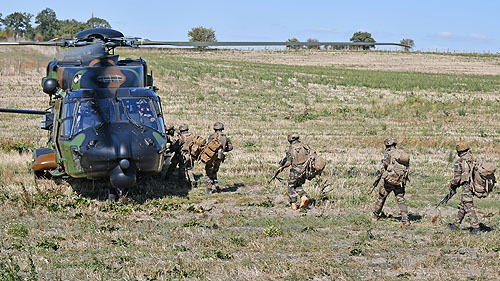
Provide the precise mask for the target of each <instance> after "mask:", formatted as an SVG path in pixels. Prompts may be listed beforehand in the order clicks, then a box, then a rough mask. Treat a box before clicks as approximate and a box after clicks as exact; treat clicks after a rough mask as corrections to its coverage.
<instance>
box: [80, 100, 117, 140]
mask: <svg viewBox="0 0 500 281" xmlns="http://www.w3.org/2000/svg"><path fill="white" fill-rule="evenodd" d="M113 121H116V116H115V109H114V107H113V103H112V102H111V100H108V99H96V100H94V99H93V100H82V101H81V102H80V104H79V105H78V108H77V110H76V113H75V117H74V124H73V135H75V134H77V133H79V132H81V131H83V130H85V129H88V128H91V127H96V126H101V125H103V123H105V122H113Z"/></svg>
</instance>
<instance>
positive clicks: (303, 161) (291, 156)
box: [285, 137, 309, 205]
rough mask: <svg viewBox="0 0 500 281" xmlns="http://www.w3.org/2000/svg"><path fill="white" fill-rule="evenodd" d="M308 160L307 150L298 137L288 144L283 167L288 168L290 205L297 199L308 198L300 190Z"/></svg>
mask: <svg viewBox="0 0 500 281" xmlns="http://www.w3.org/2000/svg"><path fill="white" fill-rule="evenodd" d="M308 159H309V148H308V147H307V146H306V145H304V144H302V143H301V142H300V141H299V140H298V137H297V139H295V140H292V141H291V142H290V147H289V148H288V151H287V153H286V163H285V166H291V167H290V176H289V178H288V200H289V202H290V205H292V204H295V203H296V202H297V199H298V198H299V197H301V198H302V196H305V197H308V195H307V193H306V192H305V191H304V189H303V188H302V185H303V184H304V183H305V182H306V165H307V160H308Z"/></svg>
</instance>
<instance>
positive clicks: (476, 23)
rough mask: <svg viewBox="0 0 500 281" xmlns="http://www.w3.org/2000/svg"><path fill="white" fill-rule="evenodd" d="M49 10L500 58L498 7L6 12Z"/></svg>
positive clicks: (242, 36) (201, 4)
mask: <svg viewBox="0 0 500 281" xmlns="http://www.w3.org/2000/svg"><path fill="white" fill-rule="evenodd" d="M42 2H44V3H42ZM111 3H116V4H111ZM47 7H49V8H52V9H53V10H54V11H55V12H56V14H57V17H58V18H59V19H71V18H74V19H77V20H80V21H86V20H87V19H88V18H90V17H91V15H92V13H94V15H95V16H96V17H100V18H104V19H106V20H108V21H109V22H110V24H111V26H112V27H113V28H115V29H118V30H120V31H121V32H122V33H124V34H125V35H128V36H138V37H143V38H148V39H151V40H169V41H174V40H175V41H185V40H187V32H188V31H189V30H190V29H191V28H192V27H196V26H200V25H201V26H205V27H211V28H213V29H215V31H216V36H217V39H218V41H245V40H247V41H286V39H288V38H291V37H296V38H298V39H299V40H301V41H305V40H307V39H308V38H315V39H318V40H320V41H349V38H350V37H351V36H352V34H353V33H354V32H355V31H360V30H362V31H368V32H370V33H372V37H373V38H374V39H375V40H376V41H377V42H399V40H401V39H402V38H411V39H413V40H414V41H415V44H416V49H417V50H436V49H437V50H441V51H446V50H449V51H454V50H456V51H468V52H472V51H476V52H477V51H480V52H488V51H490V52H500V16H499V13H500V1H494V0H490V1H486V0H476V1H462V0H455V1H450V0H442V1H439V0H435V1H428V0H421V1H417V0H399V1H393V0H389V1H373V0H372V1H365V0H358V1H345V0H343V1H333V0H331V1H326V0H321V1H313V0H311V1H304V0H302V1H299V0H288V1H285V0H280V1H277V0H276V1H273V0H267V1H265V0H248V1H237V0H232V1H230V0H221V1H217V0H212V1H210V0H209V1H199V0H193V1H189V0H185V1H167V0H165V1H160V0H154V1H137V0H136V1H127V0H122V1H102V0H101V1H96V0H84V1H81V0H73V1H71V0H64V1H61V0H51V1H39V0H36V1H35V0H26V1H23V0H19V1H3V3H2V4H1V6H0V13H2V14H3V16H4V17H5V16H6V15H8V14H10V13H12V12H16V11H20V12H29V13H31V14H33V15H36V14H37V13H38V12H40V11H41V10H42V9H44V8H47Z"/></svg>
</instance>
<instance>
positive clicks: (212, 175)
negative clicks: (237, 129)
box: [205, 122, 233, 194]
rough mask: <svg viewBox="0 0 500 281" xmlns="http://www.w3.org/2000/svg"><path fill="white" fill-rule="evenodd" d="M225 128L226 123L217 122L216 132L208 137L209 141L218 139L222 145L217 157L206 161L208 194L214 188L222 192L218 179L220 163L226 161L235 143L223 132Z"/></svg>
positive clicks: (215, 125)
mask: <svg viewBox="0 0 500 281" xmlns="http://www.w3.org/2000/svg"><path fill="white" fill-rule="evenodd" d="M222 130H224V124H222V123H221V122H216V123H215V124H214V131H215V132H214V133H213V134H211V135H210V136H209V137H208V141H207V143H209V142H210V141H212V140H213V139H215V138H216V139H217V140H218V141H219V142H220V143H221V144H222V145H221V147H220V148H219V150H218V151H217V153H216V157H215V158H213V159H211V160H209V161H207V162H206V163H205V173H206V177H207V182H208V183H209V185H210V187H207V189H206V190H205V192H206V193H207V194H212V193H213V192H214V189H215V191H216V192H220V187H219V182H218V180H217V172H218V171H219V167H220V164H221V163H222V162H224V159H225V158H226V153H227V152H229V151H231V150H233V144H232V143H231V141H230V140H229V138H228V137H227V136H226V134H224V133H223V132H222Z"/></svg>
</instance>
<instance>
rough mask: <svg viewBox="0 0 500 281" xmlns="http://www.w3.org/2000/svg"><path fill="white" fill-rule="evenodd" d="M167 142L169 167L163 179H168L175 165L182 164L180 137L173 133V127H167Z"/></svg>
mask: <svg viewBox="0 0 500 281" xmlns="http://www.w3.org/2000/svg"><path fill="white" fill-rule="evenodd" d="M167 142H168V143H169V144H170V145H169V148H168V152H170V155H171V156H170V165H169V166H168V170H167V173H166V174H165V179H168V178H169V177H170V175H171V174H172V172H173V171H174V169H175V168H176V167H177V165H179V166H181V168H182V165H183V164H184V161H182V155H181V150H180V147H181V145H180V137H179V133H177V132H176V131H175V128H174V126H172V125H167Z"/></svg>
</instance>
